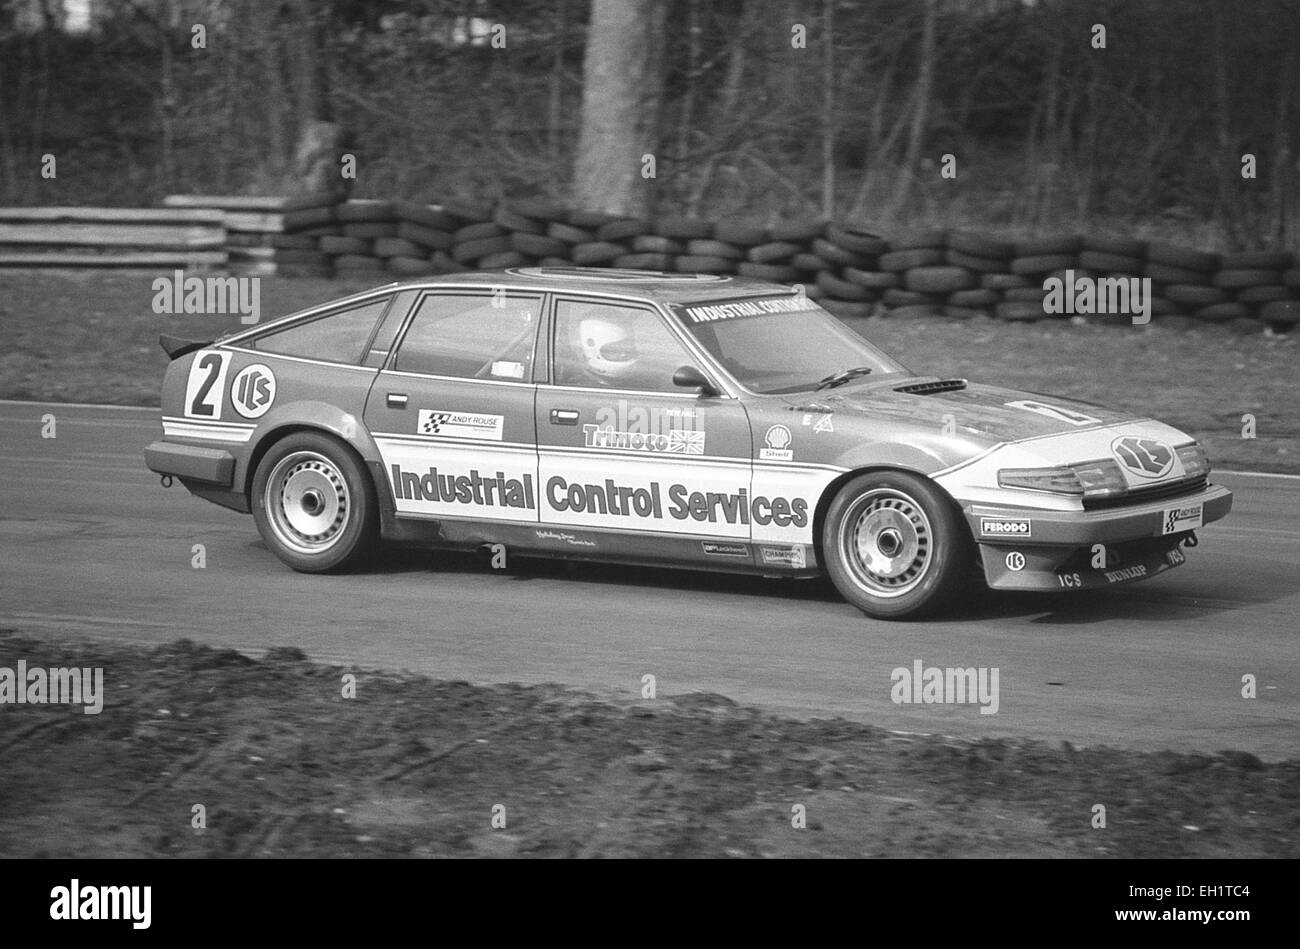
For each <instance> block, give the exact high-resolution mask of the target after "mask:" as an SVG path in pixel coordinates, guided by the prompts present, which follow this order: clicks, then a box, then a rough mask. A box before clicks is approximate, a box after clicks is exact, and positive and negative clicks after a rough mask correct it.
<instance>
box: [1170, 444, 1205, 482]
mask: <svg viewBox="0 0 1300 949" xmlns="http://www.w3.org/2000/svg"><path fill="white" fill-rule="evenodd" d="M1174 451H1176V452H1178V460H1179V461H1181V462H1182V463H1183V469H1184V470H1185V471H1186V472H1187V477H1188V478H1204V477H1205V476H1206V475H1208V474H1209V473H1210V456H1209V455H1207V454H1206V453H1205V449H1204V448H1202V447H1201V446H1200V444H1199V443H1198V442H1192V443H1191V444H1190V445H1183V446H1182V447H1181V448H1175V449H1174Z"/></svg>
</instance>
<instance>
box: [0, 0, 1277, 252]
mask: <svg viewBox="0 0 1300 949" xmlns="http://www.w3.org/2000/svg"><path fill="white" fill-rule="evenodd" d="M195 24H202V25H203V27H204V31H205V34H206V36H205V42H206V48H202V49H195V48H194V46H193V37H194V32H193V27H194V25H195ZM1095 24H1100V25H1102V26H1104V28H1105V44H1106V45H1105V48H1104V49H1098V48H1095V47H1094V42H1095V36H1096V33H1095V31H1094V25H1095ZM801 28H802V31H803V42H802V43H800V41H799V33H800V29H801ZM1297 49H1300V4H1297V3H1296V2H1293V0H1251V2H1233V0H1038V2H1032V3H1031V2H1029V0H965V2H962V0H806V2H782V0H667V2H654V0H589V2H587V0H510V2H505V0H501V2H494V0H459V2H452V0H374V2H361V0H317V2H313V0H281V2H267V0H208V2H190V0H66V2H63V0H0V205H52V204H57V205H71V204H102V205H123V206H141V205H146V204H153V203H156V202H157V201H158V200H160V199H161V197H162V196H163V195H166V194H171V193H187V192H188V193H206V194H218V193H224V194H279V193H284V192H285V191H286V190H290V189H291V188H292V187H293V182H292V180H291V178H292V175H293V168H294V155H295V150H296V149H297V147H298V145H299V142H300V139H301V138H302V135H303V134H304V132H305V131H306V130H307V129H308V128H309V127H310V125H311V124H312V123H317V122H329V123H336V124H337V126H338V127H339V128H341V130H342V134H343V141H344V144H345V148H346V150H348V151H350V152H351V153H353V154H355V155H356V158H357V177H356V181H355V183H354V186H353V188H352V196H353V197H383V198H390V199H396V198H406V199H414V200H418V201H426V202H427V201H435V200H437V199H438V198H440V197H443V196H450V195H455V196H460V197H469V198H475V199H481V200H487V199H506V198H529V197H546V198H554V199H559V200H562V201H564V202H566V203H569V204H572V205H576V206H579V207H586V208H590V209H593V210H606V211H616V212H619V213H633V214H665V213H673V214H686V215H700V216H706V217H720V216H730V217H737V218H748V219H751V220H753V221H754V222H755V223H758V224H764V225H768V224H771V223H774V222H775V221H778V220H780V219H783V218H786V217H792V216H793V217H802V218H807V217H809V216H812V217H825V218H834V219H837V220H848V221H857V222H862V223H863V224H864V225H867V226H872V227H878V228H880V229H881V230H882V231H886V232H887V231H888V230H889V229H891V228H895V229H896V228H899V227H913V226H924V225H942V226H951V227H958V226H978V227H981V228H984V229H986V230H990V229H991V230H993V231H995V232H996V231H999V230H1001V231H1007V232H1011V231H1019V232H1033V231H1038V230H1042V229H1046V228H1051V229H1055V230H1074V231H1083V230H1087V231H1090V232H1092V233H1100V234H1116V235H1134V236H1141V237H1157V238H1162V239H1171V240H1177V241H1180V242H1182V243H1185V244H1190V245H1193V246H1199V247H1204V248H1207V249H1217V250H1240V249H1251V248H1255V247H1262V246H1278V245H1280V246H1292V247H1293V246H1295V244H1296V241H1295V233H1296V228H1297V226H1300V220H1298V215H1300V211H1298V210H1297V204H1298V202H1297V200H1296V199H1297V195H1296V185H1297V180H1298V178H1300V169H1297V161H1296V141H1295V139H1296V127H1297V121H1296V120H1297V98H1298V96H1297V93H1298V91H1300V90H1297V76H1296V59H1297V56H1296V53H1295V51H1296V50H1297ZM45 154H53V155H55V156H56V157H57V161H58V176H57V178H55V179H43V178H42V177H41V175H40V169H41V160H42V156H43V155H45ZM647 154H650V155H654V156H655V177H654V178H653V179H646V178H644V177H643V176H642V169H643V161H642V156H644V155H647ZM945 154H951V155H953V156H955V158H956V163H957V176H956V178H955V179H952V180H949V179H944V178H942V177H941V176H940V164H941V161H942V156H943V155H945ZM1245 154H1250V155H1253V156H1255V164H1256V169H1255V173H1256V177H1255V178H1253V179H1251V178H1243V176H1242V156H1243V155H1245Z"/></svg>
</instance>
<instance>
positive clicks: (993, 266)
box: [943, 248, 1007, 274]
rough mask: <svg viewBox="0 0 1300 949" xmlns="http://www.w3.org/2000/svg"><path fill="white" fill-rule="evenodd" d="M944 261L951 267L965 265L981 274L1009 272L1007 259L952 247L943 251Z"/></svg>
mask: <svg viewBox="0 0 1300 949" xmlns="http://www.w3.org/2000/svg"><path fill="white" fill-rule="evenodd" d="M943 261H944V263H945V264H947V265H948V266H950V267H965V268H966V269H967V270H970V271H973V272H975V273H980V274H985V273H1006V272H1007V262H1006V261H1005V260H1001V259H999V260H994V259H993V258H992V257H976V256H975V255H974V254H967V253H964V252H963V251H960V250H952V249H951V248H949V249H948V250H946V251H944V252H943Z"/></svg>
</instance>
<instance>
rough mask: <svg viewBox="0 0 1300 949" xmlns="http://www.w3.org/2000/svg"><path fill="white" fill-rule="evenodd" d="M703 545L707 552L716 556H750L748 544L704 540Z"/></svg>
mask: <svg viewBox="0 0 1300 949" xmlns="http://www.w3.org/2000/svg"><path fill="white" fill-rule="evenodd" d="M702 546H703V547H704V552H705V553H706V554H711V555H712V556H714V557H748V556H749V545H748V544H715V543H711V542H710V541H707V540H706V541H704V542H703V544H702Z"/></svg>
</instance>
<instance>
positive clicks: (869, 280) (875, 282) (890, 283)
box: [844, 267, 903, 290]
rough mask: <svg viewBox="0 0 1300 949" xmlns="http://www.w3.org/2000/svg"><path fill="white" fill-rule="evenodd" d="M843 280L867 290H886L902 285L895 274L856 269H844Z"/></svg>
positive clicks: (900, 279)
mask: <svg viewBox="0 0 1300 949" xmlns="http://www.w3.org/2000/svg"><path fill="white" fill-rule="evenodd" d="M844 279H845V280H848V281H851V282H852V283H856V284H857V285H858V286H859V287H866V288H867V289H868V290H888V289H889V288H890V287H896V286H898V285H899V284H900V283H902V282H903V281H902V278H901V277H899V276H898V274H896V273H885V272H882V271H879V270H859V269H858V268H857V267H845V268H844Z"/></svg>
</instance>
